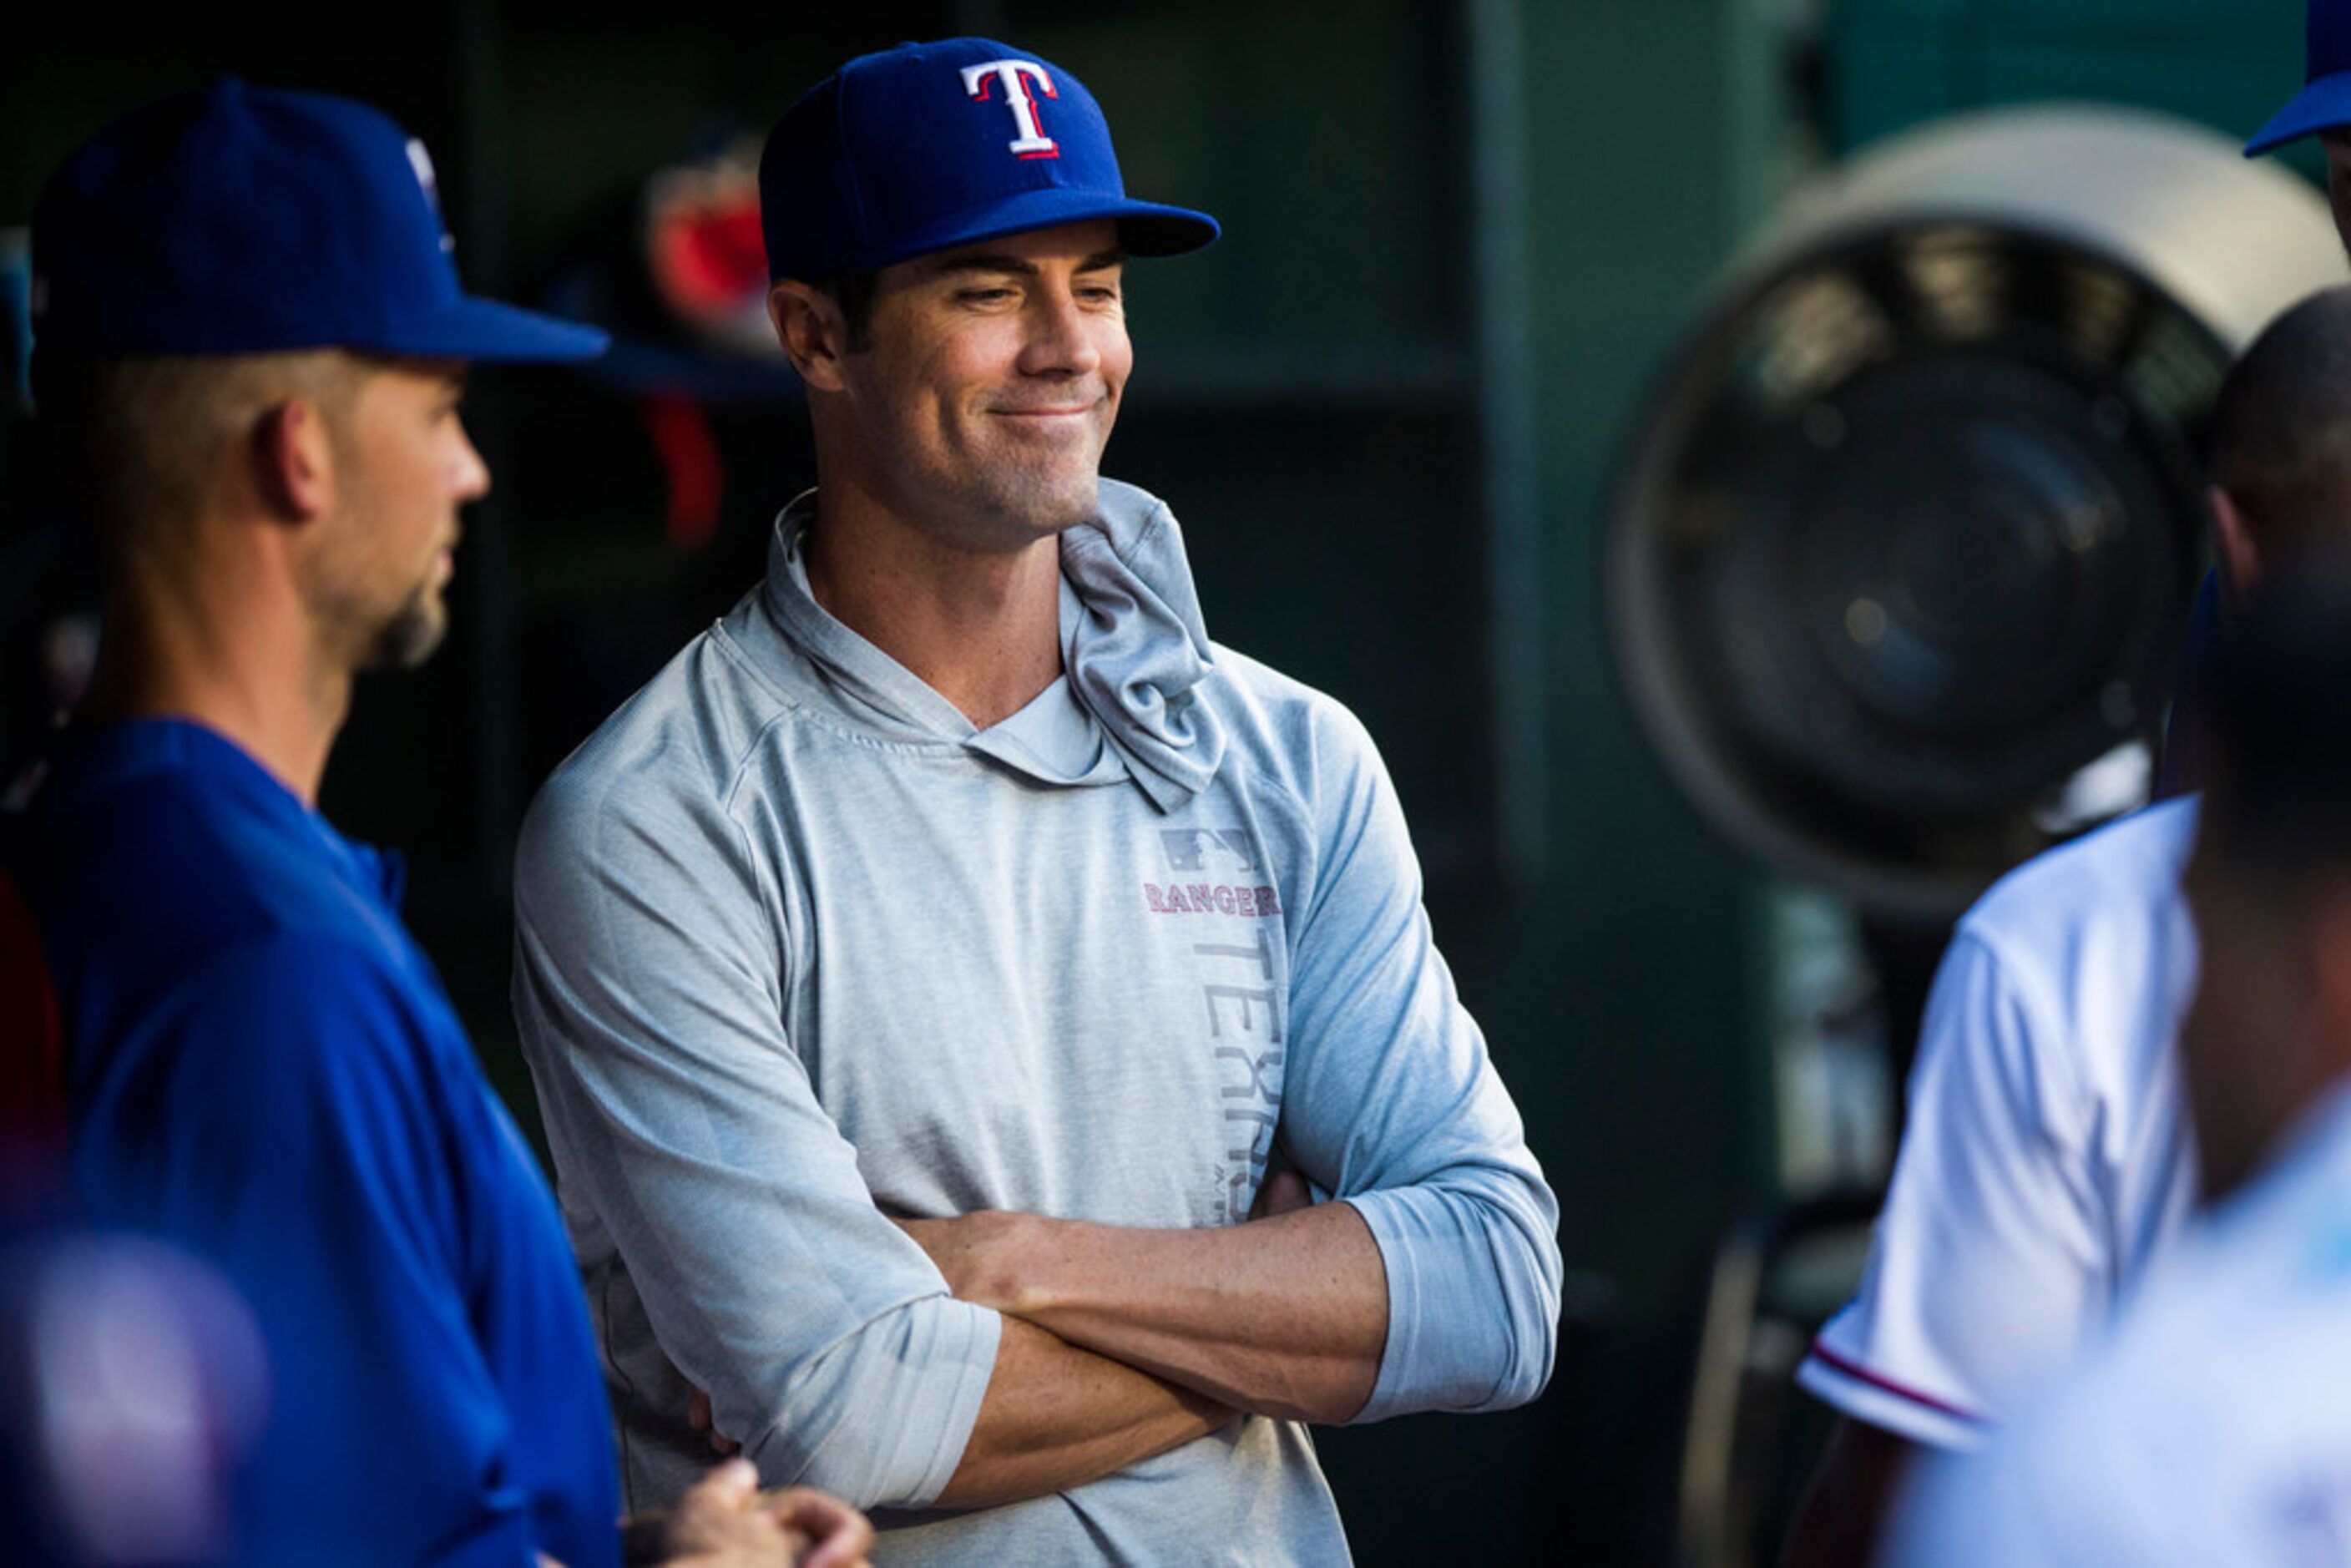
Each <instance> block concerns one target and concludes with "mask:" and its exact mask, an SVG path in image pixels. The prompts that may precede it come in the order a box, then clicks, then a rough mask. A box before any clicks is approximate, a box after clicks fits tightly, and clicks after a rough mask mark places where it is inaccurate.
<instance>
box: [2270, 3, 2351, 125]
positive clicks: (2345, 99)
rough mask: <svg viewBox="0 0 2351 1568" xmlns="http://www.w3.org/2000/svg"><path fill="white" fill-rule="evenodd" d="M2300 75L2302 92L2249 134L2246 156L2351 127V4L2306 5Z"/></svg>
mask: <svg viewBox="0 0 2351 1568" xmlns="http://www.w3.org/2000/svg"><path fill="white" fill-rule="evenodd" d="M2303 75H2304V78H2305V85H2304V88H2303V89H2302V91H2301V92H2299V93H2297V94H2295V95H2294V101H2293V102H2291V103H2289V104H2287V105H2286V106H2285V107H2284V108H2283V109H2282V110H2278V112H2277V115H2276V117H2275V118H2273V120H2271V121H2270V122H2269V123H2268V124H2267V125H2264V126H2262V128H2261V129H2260V130H2259V131H2255V132H2254V133H2253V139H2252V141H2248V142H2246V143H2245V156H2247V157H2248V158H2250V157H2252V156H2253V155H2255V154H2256V153H2261V152H2268V151H2269V150H2270V149H2271V148H2273V147H2280V146H2283V145H2284V144H2285V143H2286V142H2289V141H2294V140H2295V139H2296V138H2298V137H2303V136H2308V135H2310V134H2311V133H2312V132H2313V131H2331V130H2333V129H2334V128H2335V127H2336V126H2338V125H2346V126H2351V0H2309V6H2308V9H2307V10H2306V11H2304V16H2303Z"/></svg>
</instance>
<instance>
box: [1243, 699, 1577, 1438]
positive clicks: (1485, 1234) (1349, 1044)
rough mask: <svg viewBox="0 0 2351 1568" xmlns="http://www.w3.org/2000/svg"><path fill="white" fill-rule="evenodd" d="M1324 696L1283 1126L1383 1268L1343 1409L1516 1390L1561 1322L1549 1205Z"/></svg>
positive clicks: (1407, 852) (1345, 731)
mask: <svg viewBox="0 0 2351 1568" xmlns="http://www.w3.org/2000/svg"><path fill="white" fill-rule="evenodd" d="M1322 713H1323V717H1322V721H1321V722H1319V723H1318V724H1317V726H1316V747H1317V750H1318V757H1317V759H1316V763H1317V766H1316V775H1317V778H1318V780H1319V781H1320V787H1319V789H1318V791H1317V793H1318V799H1317V800H1316V801H1315V812H1316V818H1317V823H1316V826H1317V835H1316V836H1317V842H1318V844H1319V846H1320V848H1319V853H1320V862H1319V864H1318V867H1317V871H1316V875H1315V878H1314V883H1313V886H1314V892H1313V894H1312V897H1311V904H1310V905H1309V906H1308V907H1307V908H1306V910H1305V911H1304V915H1303V921H1302V924H1301V927H1300V928H1299V930H1298V932H1297V934H1296V935H1295V936H1294V937H1293V938H1292V940H1293V955H1292V961H1291V991H1290V997H1291V1012H1290V1048H1289V1049H1290V1061H1289V1064H1288V1069H1287V1073H1286V1078H1285V1082H1284V1084H1283V1091H1282V1127H1281V1137H1282V1140H1283V1144H1284V1146H1285V1148H1286V1149H1287V1150H1288V1152H1289V1154H1290V1158H1291V1159H1292V1160H1293V1161H1295V1162H1296V1164H1297V1165H1298V1166H1299V1168H1300V1169H1301V1171H1302V1172H1303V1173H1304V1174H1305V1175H1306V1176H1308V1177H1309V1178H1310V1179H1311V1180H1312V1181H1313V1182H1314V1183H1315V1185H1316V1186H1320V1187H1322V1188H1323V1189H1325V1190H1327V1191H1329V1192H1332V1194H1334V1195H1335V1196H1337V1197H1343V1198H1345V1199H1347V1200H1348V1201H1350V1202H1352V1203H1353V1205H1354V1206H1355V1207H1356V1208H1357V1210H1358V1211H1360V1212H1361V1213H1362V1215H1363V1217H1364V1221H1365V1223H1366V1224H1367V1225H1368V1226H1369V1227H1370V1228H1371V1232H1372V1235H1373V1237H1374V1239H1375V1240H1376V1241H1377V1243H1378V1245H1379V1249H1380V1256H1381V1258H1382V1260H1383V1261H1384V1263H1385V1265H1386V1268H1387V1287H1388V1337H1387V1346H1386V1350H1385V1354H1384V1356H1383V1358H1382V1361H1381V1364H1380V1373H1379V1378H1378V1381H1377V1384H1376V1385H1375V1386H1374V1389H1373V1392H1372V1396H1371V1399H1370V1401H1369V1403H1368V1404H1366V1405H1365V1406H1364V1409H1363V1411H1362V1413H1361V1414H1360V1415H1358V1416H1356V1420H1358V1421H1375V1420H1379V1419H1381V1418H1383V1417H1385V1416H1395V1415H1401V1414H1404V1413H1405V1412H1407V1411H1414V1410H1463V1411H1468V1410H1494V1409H1502V1408H1506V1407H1508V1406H1513V1405H1520V1404H1524V1403H1525V1402H1526V1401H1528V1400H1530V1399H1532V1398H1533V1397H1534V1396H1536V1395H1538V1394H1540V1393H1541V1391H1542V1388H1543V1385H1545V1384H1546V1383H1547V1382H1548V1381H1549V1380H1550V1377H1551V1370H1552V1355H1553V1352H1554V1349H1555V1345H1556V1341H1557V1337H1558V1325H1559V1298H1560V1257H1559V1245H1558V1240H1557V1230H1558V1226H1559V1208H1558V1204H1557V1201H1556V1200H1555V1199H1554V1198H1553V1197H1552V1191H1551V1188H1550V1187H1549V1186H1547V1185H1546V1184H1545V1183H1544V1181H1543V1178H1542V1172H1541V1167H1540V1166H1537V1164H1536V1163H1535V1158H1534V1156H1533V1155H1532V1154H1531V1153H1530V1152H1529V1150H1528V1148H1527V1145H1526V1137H1525V1131H1524V1128H1523V1126H1522V1124H1521V1123H1520V1118H1519V1113H1518V1108H1517V1107H1516V1106H1515V1105H1514V1104H1513V1103H1511V1101H1510V1093H1509V1092H1508V1091H1507V1090H1505V1089H1504V1088H1503V1087H1502V1082H1501V1079H1500V1078H1499V1076H1498V1075H1497V1074H1496V1073H1495V1071H1494V1067H1493V1063H1492V1062H1491V1061H1489V1059H1488V1057H1487V1053H1486V1043H1485V1040H1484V1039H1483V1038H1482V1037H1481V1036H1480V1035H1479V1031H1478V1027H1477V1025H1476V1024H1475V1023H1474V1022H1472V1021H1471V1019H1470V1018H1469V1015H1468V1013H1467V1012H1466V1011H1464V1010H1463V1009H1462V1007H1461V1004H1460V1001H1459V1000H1458V998H1457V997H1456V996H1455V994H1454V989H1453V978H1452V976H1451V975H1450V974H1449V973H1448V972H1447V969H1446V967H1445V962H1444V960H1443V959H1442V958H1440V957H1439V956H1437V948H1436V945H1435V943H1434V942H1433V941H1432V940H1431V938H1430V935H1429V927H1428V917H1427V915H1426V913H1425V912H1424V911H1423V909H1422V907H1421V883H1420V868H1419V866H1418V864H1417V863H1416V861H1415V859H1414V856H1413V853H1412V847H1411V843H1410V841H1409V839H1408V838H1407V835H1406V833H1405V824H1404V816H1403V813H1402V812H1401V811H1400V810H1398V809H1397V805H1396V801H1395V792H1394V790H1393V789H1392V788H1391V787H1390V785H1389V783H1388V780H1387V777H1386V775H1385V773H1384V770H1383V769H1382V768H1381V766H1380V761H1379V758H1378V755H1377V753H1376V752H1375V751H1374V748H1373V746H1372V742H1371V738H1370V737H1369V736H1368V735H1366V734H1365V733H1364V730H1363V727H1362V726H1361V725H1360V724H1358V723H1356V721H1355V720H1354V719H1353V716H1351V715H1347V714H1346V713H1345V712H1344V710H1343V709H1337V708H1336V707H1335V706H1334V707H1332V708H1329V709H1324V710H1322Z"/></svg>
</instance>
